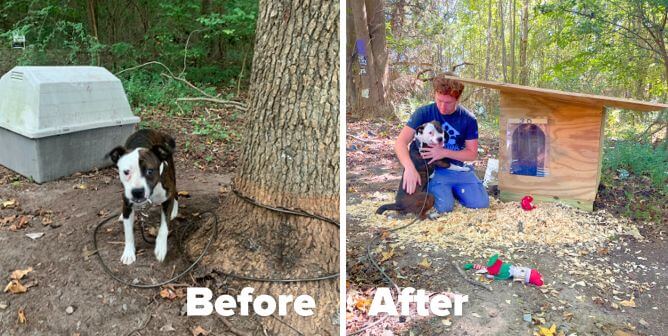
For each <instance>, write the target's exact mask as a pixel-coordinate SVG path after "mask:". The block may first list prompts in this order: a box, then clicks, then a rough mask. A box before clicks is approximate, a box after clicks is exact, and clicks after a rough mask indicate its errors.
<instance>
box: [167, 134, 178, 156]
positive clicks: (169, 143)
mask: <svg viewBox="0 0 668 336" xmlns="http://www.w3.org/2000/svg"><path fill="white" fill-rule="evenodd" d="M165 145H166V146H167V147H168V148H169V150H170V152H171V153H170V154H174V152H175V151H176V141H174V138H172V136H171V135H167V134H165Z"/></svg>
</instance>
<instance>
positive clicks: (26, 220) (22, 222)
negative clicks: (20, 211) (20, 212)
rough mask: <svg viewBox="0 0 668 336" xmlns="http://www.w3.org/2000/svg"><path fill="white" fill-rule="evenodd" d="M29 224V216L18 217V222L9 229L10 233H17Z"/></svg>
mask: <svg viewBox="0 0 668 336" xmlns="http://www.w3.org/2000/svg"><path fill="white" fill-rule="evenodd" d="M29 222H30V217H29V216H21V217H19V222H18V223H14V224H12V225H11V226H10V227H9V230H10V231H17V230H21V229H23V228H25V227H26V226H27V225H28V223H29Z"/></svg>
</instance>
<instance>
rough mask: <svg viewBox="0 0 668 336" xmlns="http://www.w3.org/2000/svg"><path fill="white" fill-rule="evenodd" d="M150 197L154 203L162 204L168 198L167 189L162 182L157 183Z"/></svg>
mask: <svg viewBox="0 0 668 336" xmlns="http://www.w3.org/2000/svg"><path fill="white" fill-rule="evenodd" d="M150 199H151V203H153V204H162V203H163V202H164V201H166V200H167V191H165V188H163V187H162V183H160V182H158V184H156V185H155V188H153V193H152V194H151V197H150Z"/></svg>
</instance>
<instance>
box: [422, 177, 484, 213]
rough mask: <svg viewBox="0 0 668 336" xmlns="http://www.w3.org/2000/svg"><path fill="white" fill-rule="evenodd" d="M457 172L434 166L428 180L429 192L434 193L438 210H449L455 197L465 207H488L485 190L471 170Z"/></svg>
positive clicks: (452, 206)
mask: <svg viewBox="0 0 668 336" xmlns="http://www.w3.org/2000/svg"><path fill="white" fill-rule="evenodd" d="M470 168H471V170H470V171H467V172H458V171H453V170H449V169H444V168H440V167H436V170H435V172H434V175H433V176H434V177H433V178H432V179H431V180H429V189H428V190H429V193H431V194H432V195H434V199H435V201H436V204H435V207H436V210H437V211H438V212H441V213H442V212H450V211H452V209H453V208H454V206H455V199H457V200H458V201H459V203H461V204H462V205H463V206H465V207H467V208H488V207H489V195H487V190H486V189H485V187H484V186H483V185H482V182H480V180H478V178H477V177H476V176H475V173H474V172H473V167H470Z"/></svg>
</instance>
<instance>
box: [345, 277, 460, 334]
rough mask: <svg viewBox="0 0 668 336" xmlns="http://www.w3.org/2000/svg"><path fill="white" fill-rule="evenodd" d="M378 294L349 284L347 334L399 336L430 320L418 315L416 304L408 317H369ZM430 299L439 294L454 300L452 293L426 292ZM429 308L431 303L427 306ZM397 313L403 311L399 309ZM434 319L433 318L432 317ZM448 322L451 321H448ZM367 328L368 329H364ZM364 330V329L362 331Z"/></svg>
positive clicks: (412, 306) (394, 295) (410, 309)
mask: <svg viewBox="0 0 668 336" xmlns="http://www.w3.org/2000/svg"><path fill="white" fill-rule="evenodd" d="M375 293H376V289H375V288H370V289H367V290H362V289H359V288H357V287H355V286H354V285H350V284H348V286H347V289H346V334H349V335H350V334H353V333H355V332H359V334H357V335H362V336H386V335H387V336H393V335H399V334H401V333H403V332H405V331H406V330H408V329H409V328H410V327H411V326H412V325H413V324H414V323H415V322H416V321H419V320H421V319H425V318H429V317H430V316H420V315H418V313H417V305H416V304H415V302H413V303H411V304H410V306H409V307H410V308H409V315H407V316H388V315H387V314H385V313H382V314H379V315H378V316H369V314H368V313H369V308H370V307H371V302H372V301H373V297H374V295H375ZM392 294H393V298H394V300H395V302H396V301H397V297H396V292H395V291H393V293H392ZM426 294H427V295H428V296H429V297H433V296H434V295H437V294H444V295H446V296H448V297H449V298H450V300H454V294H452V293H446V292H441V293H434V292H426ZM425 307H426V309H430V308H429V303H428V302H427V303H426V305H425ZM397 311H401V308H400V307H397ZM431 317H433V316H431ZM447 321H448V322H449V321H450V320H447ZM364 328H366V329H364ZM362 329H364V330H363V331H362Z"/></svg>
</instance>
